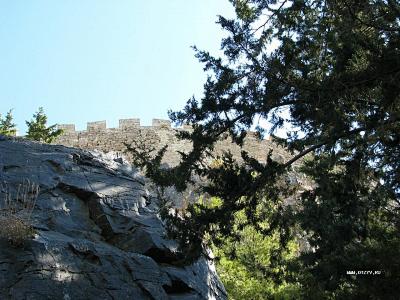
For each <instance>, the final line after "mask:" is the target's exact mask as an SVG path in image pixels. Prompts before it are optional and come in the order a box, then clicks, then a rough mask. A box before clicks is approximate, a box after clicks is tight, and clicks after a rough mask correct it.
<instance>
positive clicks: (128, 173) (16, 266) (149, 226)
mask: <svg viewBox="0 0 400 300" xmlns="http://www.w3.org/2000/svg"><path fill="white" fill-rule="evenodd" d="M24 180H25V181H27V180H29V181H30V182H34V183H36V184H38V185H39V186H40V193H39V196H38V198H37V200H36V203H35V208H34V210H33V213H32V215H31V217H30V222H31V224H32V226H33V227H34V229H35V231H36V233H35V235H34V237H32V238H29V239H28V240H26V241H25V243H24V245H22V246H20V247H15V246H12V245H10V243H9V241H8V240H6V239H5V238H0V299H31V300H33V299H40V300H42V299H59V300H69V299H70V300H72V299H226V297H227V296H226V292H225V289H224V287H223V285H222V284H221V282H220V280H219V279H218V277H217V275H216V272H215V269H214V265H213V263H212V262H211V261H209V260H208V259H206V258H204V257H202V258H200V259H198V260H197V261H196V262H194V263H193V264H191V265H188V266H179V265H177V264H174V263H175V262H176V261H178V255H177V254H178V253H177V246H178V245H177V243H176V242H175V241H173V240H169V239H167V238H166V232H165V229H164V227H163V224H162V222H161V220H160V219H159V217H158V216H157V213H156V209H157V204H156V199H153V198H151V197H150V194H149V192H148V191H147V190H146V188H145V185H144V178H142V177H141V176H140V175H139V174H138V172H137V171H136V170H135V169H134V168H132V167H131V166H130V165H129V164H126V163H124V161H123V160H122V159H121V158H118V159H113V158H112V157H107V156H106V155H105V154H101V153H97V152H89V151H83V150H77V149H73V148H67V147H64V146H54V145H44V144H39V143H32V142H28V141H23V140H18V139H8V138H4V137H3V138H2V139H0V182H1V183H3V186H2V189H1V191H0V202H1V201H2V200H4V199H6V198H7V196H6V195H13V196H12V197H11V198H12V200H13V201H16V202H17V198H18V196H16V195H17V194H18V186H19V185H20V184H22V182H23V181H24ZM4 186H7V188H4Z"/></svg>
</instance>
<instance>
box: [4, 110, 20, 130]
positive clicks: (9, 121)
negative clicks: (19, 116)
mask: <svg viewBox="0 0 400 300" xmlns="http://www.w3.org/2000/svg"><path fill="white" fill-rule="evenodd" d="M15 127H16V125H15V124H14V123H13V115H12V109H10V110H9V111H8V113H7V114H6V116H5V118H4V119H3V118H2V117H1V115H0V134H3V135H10V136H15V135H16V134H17V129H16V128H15Z"/></svg>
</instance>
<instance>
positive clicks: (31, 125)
mask: <svg viewBox="0 0 400 300" xmlns="http://www.w3.org/2000/svg"><path fill="white" fill-rule="evenodd" d="M26 125H27V126H28V133H27V135H26V137H27V138H28V139H31V140H35V141H39V142H44V143H51V142H52V141H53V140H54V139H56V138H57V137H58V136H59V135H60V134H62V130H61V129H57V124H54V125H51V126H49V127H47V116H46V114H45V113H44V110H43V108H42V107H39V110H38V111H37V112H36V113H35V114H34V115H33V120H31V121H26Z"/></svg>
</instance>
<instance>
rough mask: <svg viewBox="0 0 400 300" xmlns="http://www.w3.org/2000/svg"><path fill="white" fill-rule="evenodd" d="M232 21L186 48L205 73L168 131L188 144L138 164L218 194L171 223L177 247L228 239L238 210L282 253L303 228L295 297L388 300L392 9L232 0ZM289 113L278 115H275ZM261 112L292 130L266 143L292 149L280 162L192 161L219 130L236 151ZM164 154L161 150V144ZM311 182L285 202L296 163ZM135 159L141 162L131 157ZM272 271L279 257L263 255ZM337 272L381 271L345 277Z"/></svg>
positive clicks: (395, 164)
mask: <svg viewBox="0 0 400 300" xmlns="http://www.w3.org/2000/svg"><path fill="white" fill-rule="evenodd" d="M231 2H232V4H233V5H234V7H235V10H236V18H235V19H233V20H229V19H226V18H224V17H221V16H220V17H219V20H218V23H219V24H220V25H221V26H222V28H223V29H224V30H225V31H226V32H227V33H228V36H227V37H226V38H224V39H223V40H222V49H223V51H224V56H223V57H222V58H218V57H213V56H212V55H211V54H210V53H208V52H205V51H199V50H197V49H196V51H197V54H196V55H197V57H198V58H199V60H200V61H201V62H202V63H204V66H205V67H204V70H205V71H207V72H208V74H209V77H208V80H207V82H206V83H205V85H204V96H203V97H202V98H201V99H200V100H199V99H195V98H192V99H190V100H189V101H188V102H187V104H186V106H185V108H184V109H183V110H182V111H180V112H171V113H170V118H171V119H172V120H173V121H174V122H175V123H176V124H178V125H179V124H182V123H190V124H193V126H194V130H193V132H188V133H181V134H180V136H181V137H182V138H186V139H189V140H191V141H193V150H192V151H191V152H190V153H188V154H182V163H181V164H180V165H179V166H177V167H174V168H171V169H162V170H161V171H160V170H159V166H160V161H161V159H160V155H162V152H160V153H159V154H160V155H159V156H157V157H156V158H155V160H151V159H149V157H147V158H146V159H143V160H140V159H139V160H138V161H137V162H139V164H140V165H141V166H145V167H146V169H147V170H149V173H148V175H149V176H150V177H151V178H152V179H153V180H154V181H155V182H156V183H159V184H162V185H164V186H168V185H174V186H175V187H176V188H177V189H178V190H183V189H184V188H185V187H186V184H187V183H188V182H190V180H191V179H192V178H193V175H194V174H196V175H198V176H201V177H206V178H207V179H208V180H209V184H208V185H207V186H206V187H204V191H205V192H207V193H208V194H210V195H212V196H217V197H219V198H221V199H222V200H223V203H222V204H221V205H220V206H218V207H211V208H210V207H206V206H203V205H200V204H195V205H193V206H191V207H189V209H188V216H187V217H186V218H185V217H183V218H172V219H171V223H172V224H173V225H174V226H175V228H177V229H178V234H177V236H179V237H181V240H182V244H183V246H185V245H186V246H187V247H189V246H190V247H193V245H195V244H196V243H197V244H198V245H199V244H201V241H202V239H203V237H204V235H205V234H208V235H210V236H211V238H214V239H215V241H216V242H218V239H217V237H218V235H232V234H234V231H233V230H232V226H233V224H232V222H233V219H234V218H233V215H234V214H235V212H237V211H239V210H244V211H245V212H246V215H247V220H248V221H249V223H251V224H252V225H253V226H256V228H257V224H260V222H265V221H268V224H270V225H269V226H268V227H265V226H261V227H260V226H258V228H257V229H258V230H259V231H260V232H262V233H264V234H266V235H267V234H270V233H271V232H272V231H275V232H276V231H278V232H279V234H280V242H281V245H282V249H284V248H285V245H286V244H287V241H288V240H289V239H290V238H292V237H293V234H295V233H296V234H299V233H300V234H304V236H306V237H307V240H308V242H309V244H310V251H304V252H303V253H301V254H300V255H299V258H298V260H297V263H296V264H295V265H293V266H291V267H292V268H293V270H294V271H295V272H294V274H297V275H295V276H292V278H286V280H289V279H291V280H293V281H296V282H299V283H301V284H302V286H303V292H304V297H305V298H307V299H311V298H315V299H322V298H345V299H348V298H359V299H394V298H396V297H397V296H398V295H399V286H400V277H399V276H400V274H399V270H400V257H399V255H398V253H399V250H400V238H399V229H400V219H399V206H400V200H399V198H400V96H399V95H400V4H399V2H398V1H395V0H385V1H372V0H363V1H349V0H348V1H342V0H337V1H334V0H324V1H319V0H313V1H301V0H299V1H272V0H247V1H245V0H236V1H231ZM282 110H285V111H286V112H287V115H285V114H283V113H282ZM259 118H263V119H265V120H268V121H270V122H271V123H272V125H273V126H272V128H271V130H269V132H268V133H269V134H271V135H272V136H273V134H274V132H275V130H276V129H278V128H282V127H285V128H292V129H291V130H290V131H289V132H288V137H287V139H279V138H275V141H276V142H277V143H279V144H281V145H283V146H285V147H286V148H287V149H288V151H290V152H291V153H292V154H293V157H292V159H290V160H288V161H286V162H284V163H278V162H276V161H273V160H272V158H271V153H267V149H266V157H268V159H267V163H266V164H261V163H259V162H257V161H256V160H254V159H252V158H251V157H248V155H247V154H246V153H245V152H243V158H244V162H245V163H244V164H240V165H239V164H238V163H237V162H235V161H234V160H233V159H232V157H231V156H229V154H227V155H225V156H224V157H222V158H221V161H222V163H221V164H220V166H219V167H218V168H215V167H210V166H208V165H206V164H204V160H203V159H204V157H205V156H206V155H208V154H209V153H210V151H211V150H212V149H213V145H214V143H215V142H216V141H217V140H218V139H219V138H220V137H221V136H222V135H223V134H226V133H228V134H229V135H230V136H231V137H232V140H233V141H235V142H237V143H238V144H241V143H242V142H243V138H244V136H245V132H246V130H248V129H249V128H250V127H251V126H252V125H253V124H255V123H256V121H257V120H258V119H259ZM258 131H259V133H260V134H261V135H262V134H264V133H265V132H263V129H262V128H258ZM163 151H165V149H163ZM307 154H308V158H307V160H306V162H305V163H304V166H303V172H305V173H306V174H307V175H308V176H310V178H312V180H313V181H314V182H315V188H313V189H311V190H308V191H306V192H303V193H302V194H301V199H300V200H299V203H298V205H297V206H288V205H285V204H284V202H283V201H282V198H283V197H284V196H285V193H287V192H288V191H287V189H286V188H285V186H284V185H282V184H280V180H279V179H280V178H281V177H282V175H284V174H285V173H286V172H287V171H289V170H290V169H291V166H292V165H293V163H294V162H296V161H298V160H301V159H303V158H304V157H305V156H306V155H307ZM143 157H145V156H143ZM273 261H275V262H276V264H279V263H280V261H281V260H280V254H279V253H276V257H274V258H273ZM348 270H355V271H357V270H373V271H375V270H376V271H381V274H380V275H375V276H371V275H348V274H346V271H348Z"/></svg>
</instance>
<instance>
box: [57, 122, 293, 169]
mask: <svg viewBox="0 0 400 300" xmlns="http://www.w3.org/2000/svg"><path fill="white" fill-rule="evenodd" d="M58 128H61V129H63V130H64V133H63V134H62V135H61V136H60V137H58V139H57V140H56V141H55V142H54V143H55V144H61V145H65V146H70V147H77V148H82V149H89V150H95V149H96V150H100V151H104V152H109V151H117V152H121V153H124V151H125V149H126V147H125V145H124V143H128V144H132V142H133V141H137V142H139V141H145V143H147V145H151V146H154V147H155V148H156V150H159V149H160V148H161V147H163V146H164V145H168V149H167V152H166V154H165V156H164V159H163V162H164V163H167V164H168V165H170V166H173V165H176V164H178V163H179V160H180V155H179V153H178V151H182V152H188V151H190V149H191V143H190V142H188V141H182V140H178V139H177V138H176V136H175V134H176V132H177V131H180V130H190V126H188V125H185V126H183V127H182V128H172V127H171V122H170V121H168V120H161V119H153V121H152V126H141V125H140V120H139V119H122V120H119V127H118V128H107V124H106V121H98V122H89V123H87V129H86V130H83V131H76V130H75V125H73V124H63V125H59V126H58ZM270 148H273V149H274V155H273V156H274V157H275V158H276V159H278V160H279V161H284V160H286V159H287V157H288V154H287V153H286V152H285V151H284V150H283V149H282V148H280V147H278V146H276V145H274V144H273V143H272V142H271V141H269V140H268V139H264V140H259V139H258V138H257V137H256V135H255V134H254V133H253V132H249V133H248V135H247V136H246V139H245V142H244V149H243V150H245V151H247V152H249V154H250V155H251V156H253V157H254V158H256V159H257V160H259V161H261V162H265V160H266V156H267V154H268V151H269V149H270ZM223 151H230V152H231V153H232V154H233V156H234V157H235V158H238V159H240V153H241V149H240V147H239V146H237V145H236V144H233V143H232V142H231V141H230V140H229V139H225V140H221V141H219V142H218V143H217V144H216V146H215V151H214V153H215V154H222V152H223Z"/></svg>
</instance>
